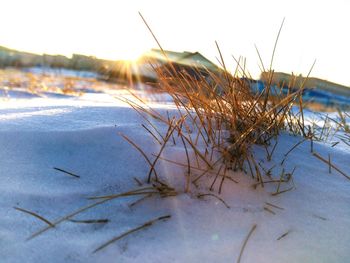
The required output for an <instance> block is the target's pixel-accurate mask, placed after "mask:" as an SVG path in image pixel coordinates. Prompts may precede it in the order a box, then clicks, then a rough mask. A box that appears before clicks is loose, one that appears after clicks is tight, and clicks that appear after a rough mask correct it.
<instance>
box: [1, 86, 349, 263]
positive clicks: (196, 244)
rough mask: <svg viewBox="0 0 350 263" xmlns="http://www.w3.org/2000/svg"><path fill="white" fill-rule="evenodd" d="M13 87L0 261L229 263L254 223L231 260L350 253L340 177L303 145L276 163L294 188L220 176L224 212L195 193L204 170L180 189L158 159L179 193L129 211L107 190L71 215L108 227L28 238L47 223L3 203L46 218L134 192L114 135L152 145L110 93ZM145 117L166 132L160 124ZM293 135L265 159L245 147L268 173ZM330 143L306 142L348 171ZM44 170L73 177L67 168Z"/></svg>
mask: <svg viewBox="0 0 350 263" xmlns="http://www.w3.org/2000/svg"><path fill="white" fill-rule="evenodd" d="M123 94H124V95H125V93H123ZM13 96H14V97H13V98H10V99H8V98H7V99H4V100H2V101H1V104H0V146H1V147H0V164H1V165H0V168H1V170H0V173H1V183H0V218H1V220H0V262H3V263H7V262H8V263H10V262H11V263H17V262H18V263H24V262H26V263H34V262H53V263H60V262H84V263H89V262H103V263H109V262H113V263H114V262H201V263H204V262H208V263H209V262H236V261H237V258H238V256H239V253H240V250H241V247H242V245H243V242H244V239H245V238H246V236H247V234H248V232H249V231H250V229H251V228H252V226H253V225H254V224H256V225H257V228H256V230H255V231H254V232H253V234H252V235H251V237H250V239H249V241H248V243H247V246H246V247H245V250H244V252H243V255H242V259H241V262H269V263H272V262H295V263H296V262H298V263H299V262H318V263H321V262H325V263H326V262H327V263H328V262H349V260H350V249H349V244H350V228H349V226H350V205H349V204H350V181H349V180H347V179H346V178H345V177H344V176H342V175H341V174H339V173H337V172H336V171H335V170H333V171H332V173H331V174H329V173H328V166H327V165H326V164H324V163H323V162H321V161H320V160H318V159H317V158H316V157H314V156H312V155H311V154H310V143H309V142H304V143H302V144H301V145H299V146H298V147H297V148H296V149H295V150H294V151H293V152H291V153H290V154H289V155H288V161H286V162H285V165H284V168H285V170H286V172H291V171H292V170H293V168H294V167H295V166H296V167H297V168H296V171H295V173H294V183H295V185H296V188H295V189H293V190H292V191H289V192H286V193H284V194H280V195H277V196H272V195H271V193H272V192H274V191H275V190H276V184H274V185H272V184H270V185H268V184H266V187H265V188H264V189H262V188H261V187H260V186H258V187H257V188H256V189H254V188H253V187H252V185H253V184H254V183H255V181H253V180H252V179H251V178H250V177H249V176H248V175H245V174H243V173H232V174H231V176H232V177H233V178H234V179H235V180H237V181H238V184H236V183H234V182H232V181H228V180H227V181H225V183H224V187H223V193H222V194H221V195H220V197H221V198H222V199H223V200H225V202H226V203H227V204H228V205H229V206H230V208H229V209H228V208H226V207H225V206H224V205H223V203H222V202H220V201H218V200H217V199H216V198H213V197H211V196H206V197H203V198H202V199H198V198H197V197H196V195H197V194H198V193H210V191H209V190H208V185H210V183H211V182H212V179H213V177H209V176H207V177H206V178H205V179H204V180H203V181H202V184H201V187H200V188H199V190H196V189H192V193H190V194H185V193H183V188H184V174H185V171H184V169H183V168H182V167H179V166H177V165H174V164H170V163H168V162H165V161H160V162H159V164H158V167H157V171H158V173H160V174H161V175H162V177H163V178H164V179H165V180H167V182H168V183H169V184H170V185H172V186H175V187H176V189H177V190H178V191H179V194H178V195H177V196H175V197H168V198H160V197H152V198H148V199H146V200H144V201H143V202H141V203H139V204H137V205H135V206H133V207H132V208H130V207H129V204H131V203H132V202H134V201H135V200H137V199H138V198H139V197H124V198H120V199H115V200H113V201H110V202H106V203H104V204H102V205H100V206H96V207H94V208H92V209H90V210H87V211H85V212H84V213H81V214H78V215H76V216H75V217H74V219H77V220H86V219H109V220H110V221H109V222H108V223H106V224H79V223H73V222H70V221H65V222H63V223H61V224H59V225H57V226H56V227H55V228H54V229H50V230H48V231H46V232H44V233H42V234H41V235H39V236H37V237H36V238H34V239H31V240H28V241H27V240H26V239H27V238H28V237H29V236H30V235H31V234H33V233H35V232H36V231H38V230H40V229H42V228H43V227H45V226H46V224H45V223H44V222H42V221H40V220H38V219H37V218H35V217H33V216H30V215H28V214H25V213H23V212H20V211H17V210H15V209H14V208H13V207H20V208H24V209H27V210H30V211H33V212H36V213H38V214H39V215H42V216H44V217H45V218H46V219H48V220H50V221H55V219H57V218H60V217H62V216H64V215H67V214H69V213H70V212H73V211H75V210H77V209H78V208H81V207H83V206H85V205H88V204H90V203H92V201H91V200H87V197H90V196H97V195H107V194H114V193H122V192H126V191H128V190H133V189H137V188H138V186H137V184H136V183H135V181H134V180H133V178H134V177H137V178H138V179H139V180H141V181H143V182H144V181H145V178H146V177H147V173H148V170H149V167H148V165H147V163H146V162H145V161H144V159H143V158H142V156H141V155H140V153H139V152H137V151H136V150H135V149H134V148H132V146H131V145H130V144H128V143H127V142H126V141H125V140H124V139H123V138H122V137H121V136H120V133H122V134H125V135H127V136H128V137H129V138H131V139H132V140H134V141H135V142H137V143H138V145H139V146H140V147H142V149H144V150H145V151H146V152H147V153H148V154H149V156H151V154H152V153H154V154H156V153H158V151H159V145H157V144H156V143H155V142H154V141H153V140H152V138H151V137H150V135H149V134H148V133H147V132H146V131H145V130H144V129H143V128H142V127H141V124H142V123H145V121H144V120H143V119H142V118H141V117H140V116H139V115H138V114H137V113H136V112H135V111H134V110H133V109H131V108H130V107H128V106H127V105H125V104H123V103H121V102H120V101H119V100H117V99H116V98H115V97H116V96H117V97H118V96H119V95H118V92H116V91H115V92H114V93H111V91H109V92H106V93H102V92H101V93H86V94H84V95H83V96H82V97H69V96H67V97H64V96H62V97H60V98H58V97H55V96H50V97H46V98H40V97H39V98H38V97H30V96H28V97H21V98H18V97H16V95H15V94H14V95H13ZM162 98H164V97H162V96H158V97H157V99H156V100H157V102H156V103H157V104H156V103H154V104H153V107H155V108H156V109H158V110H159V111H160V112H163V113H165V112H166V111H169V112H170V114H175V113H174V107H172V106H171V105H169V103H168V102H169V98H166V97H165V98H164V100H165V101H166V102H167V103H160V102H159V100H161V99H162ZM154 124H155V125H156V126H157V127H158V128H159V130H160V131H161V132H163V134H165V132H166V127H163V126H162V125H161V124H160V123H157V122H154ZM300 140H301V138H298V137H294V136H290V135H287V134H282V135H281V137H280V138H279V143H278V146H277V148H276V151H275V153H274V155H273V159H272V161H271V162H268V161H267V160H266V157H265V150H264V149H263V148H260V147H256V148H254V152H255V156H256V157H257V160H258V161H259V162H261V164H262V165H263V166H264V167H266V168H267V169H268V168H270V167H272V166H273V165H274V164H276V165H277V166H276V168H274V170H273V174H275V175H278V174H279V173H280V171H281V169H282V167H281V166H280V165H279V163H280V162H281V160H282V157H283V155H284V154H285V153H286V152H287V151H288V150H289V149H290V148H291V147H293V146H294V145H295V144H296V143H297V142H299V141H300ZM339 145H340V144H339ZM339 145H336V146H335V147H331V146H330V145H329V144H325V143H315V145H314V148H315V151H316V152H318V153H319V154H320V155H321V156H323V157H325V158H327V156H328V154H330V155H331V156H332V162H333V163H334V164H336V165H337V167H339V168H340V169H341V170H343V171H344V172H346V173H347V174H350V167H349V157H350V154H349V151H348V149H347V148H345V147H338V146H339ZM163 157H165V158H171V159H172V160H176V161H178V162H182V163H186V159H185V154H184V149H183V147H182V146H181V144H176V145H173V146H170V145H169V146H167V147H166V149H165V152H164V154H163ZM193 165H194V163H193ZM53 167H59V168H62V169H65V170H68V171H71V172H74V173H75V174H78V175H80V176H81V177H80V179H77V178H73V177H70V176H67V175H65V174H63V173H61V172H59V171H56V170H54V169H53ZM217 187H218V185H217V186H216V189H217ZM282 187H283V188H286V187H287V186H285V185H282ZM213 193H215V194H217V191H216V192H213ZM265 202H269V203H272V204H275V205H277V206H279V207H282V208H284V210H280V209H276V208H274V207H269V208H270V209H271V210H272V211H274V212H275V214H272V213H270V212H268V211H267V210H265V209H264V207H267V205H266V203H265ZM168 214H170V215H171V218H170V219H169V220H167V221H164V222H162V221H160V222H156V223H155V224H154V225H152V226H151V227H149V228H147V229H145V230H141V231H139V232H135V233H133V234H131V235H129V236H127V237H125V238H123V239H121V240H119V241H117V242H115V243H113V244H111V245H110V246H108V247H106V248H105V249H103V250H101V251H98V252H97V253H92V252H93V251H94V250H95V249H96V248H97V247H98V246H100V245H101V244H103V243H105V242H106V241H108V240H109V239H112V238H113V237H115V236H118V235H120V234H122V233H123V232H125V231H128V230H130V229H132V228H135V227H138V226H140V225H142V224H144V223H145V222H146V221H148V220H151V219H154V218H156V217H159V216H163V215H168ZM286 232H289V233H288V235H286V236H285V237H283V238H282V239H280V240H277V239H278V238H279V237H280V236H281V235H283V234H284V233H286Z"/></svg>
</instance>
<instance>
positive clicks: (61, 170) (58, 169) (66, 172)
mask: <svg viewBox="0 0 350 263" xmlns="http://www.w3.org/2000/svg"><path fill="white" fill-rule="evenodd" d="M53 169H55V170H57V171H60V172H62V173H64V174H67V175H70V176H73V177H75V178H80V175H76V174H74V173H71V172H68V171H66V170H63V169H61V168H57V167H54V168H53Z"/></svg>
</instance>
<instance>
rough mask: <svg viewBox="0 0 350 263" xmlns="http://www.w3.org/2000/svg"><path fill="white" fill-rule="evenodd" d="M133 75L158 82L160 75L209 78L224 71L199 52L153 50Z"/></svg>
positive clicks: (147, 53)
mask: <svg viewBox="0 0 350 263" xmlns="http://www.w3.org/2000/svg"><path fill="white" fill-rule="evenodd" d="M136 64H137V67H136V68H135V69H133V71H134V72H133V74H134V75H138V78H140V79H146V80H150V81H155V82H156V81H157V79H158V78H159V73H161V74H163V75H164V76H167V75H168V76H169V77H170V76H171V77H173V76H174V75H177V74H178V75H180V74H181V76H183V77H186V76H188V77H189V78H192V79H197V80H198V79H201V78H203V77H204V78H207V77H209V76H210V75H211V74H219V73H222V69H221V68H219V67H218V66H217V65H215V64H214V63H212V62H211V61H210V60H209V59H207V58H206V57H204V56H203V55H202V54H200V53H199V52H193V53H192V52H188V51H184V52H175V51H168V50H163V51H162V50H160V49H151V50H150V51H148V52H146V53H145V54H143V55H142V56H141V57H140V58H139V59H138V60H137V63H136Z"/></svg>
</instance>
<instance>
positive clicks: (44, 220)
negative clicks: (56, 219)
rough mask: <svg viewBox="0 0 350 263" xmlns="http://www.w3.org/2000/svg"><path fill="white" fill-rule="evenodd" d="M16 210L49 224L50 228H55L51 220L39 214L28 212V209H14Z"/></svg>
mask: <svg viewBox="0 0 350 263" xmlns="http://www.w3.org/2000/svg"><path fill="white" fill-rule="evenodd" d="M13 208H14V209H16V210H18V211H21V212H23V213H26V214H29V215H32V216H34V217H36V218H38V219H40V220H41V221H43V222H45V223H46V224H48V225H49V226H50V227H54V226H55V225H54V224H53V223H51V222H50V221H49V220H47V219H46V218H44V217H42V216H41V215H38V214H37V213H34V212H32V211H29V210H26V209H23V208H20V207H16V206H15V207H13Z"/></svg>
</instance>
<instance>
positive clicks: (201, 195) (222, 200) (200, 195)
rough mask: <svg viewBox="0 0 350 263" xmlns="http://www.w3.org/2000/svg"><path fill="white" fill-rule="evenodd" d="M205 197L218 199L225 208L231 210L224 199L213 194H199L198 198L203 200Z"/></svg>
mask: <svg viewBox="0 0 350 263" xmlns="http://www.w3.org/2000/svg"><path fill="white" fill-rule="evenodd" d="M204 196H212V197H215V198H216V199H218V200H219V201H221V202H222V203H223V204H224V205H225V206H226V208H228V209H230V208H231V207H230V206H229V205H228V204H227V203H226V202H225V201H224V199H222V198H221V197H219V196H217V195H215V194H211V193H208V194H198V195H197V197H198V198H202V197H204Z"/></svg>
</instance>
